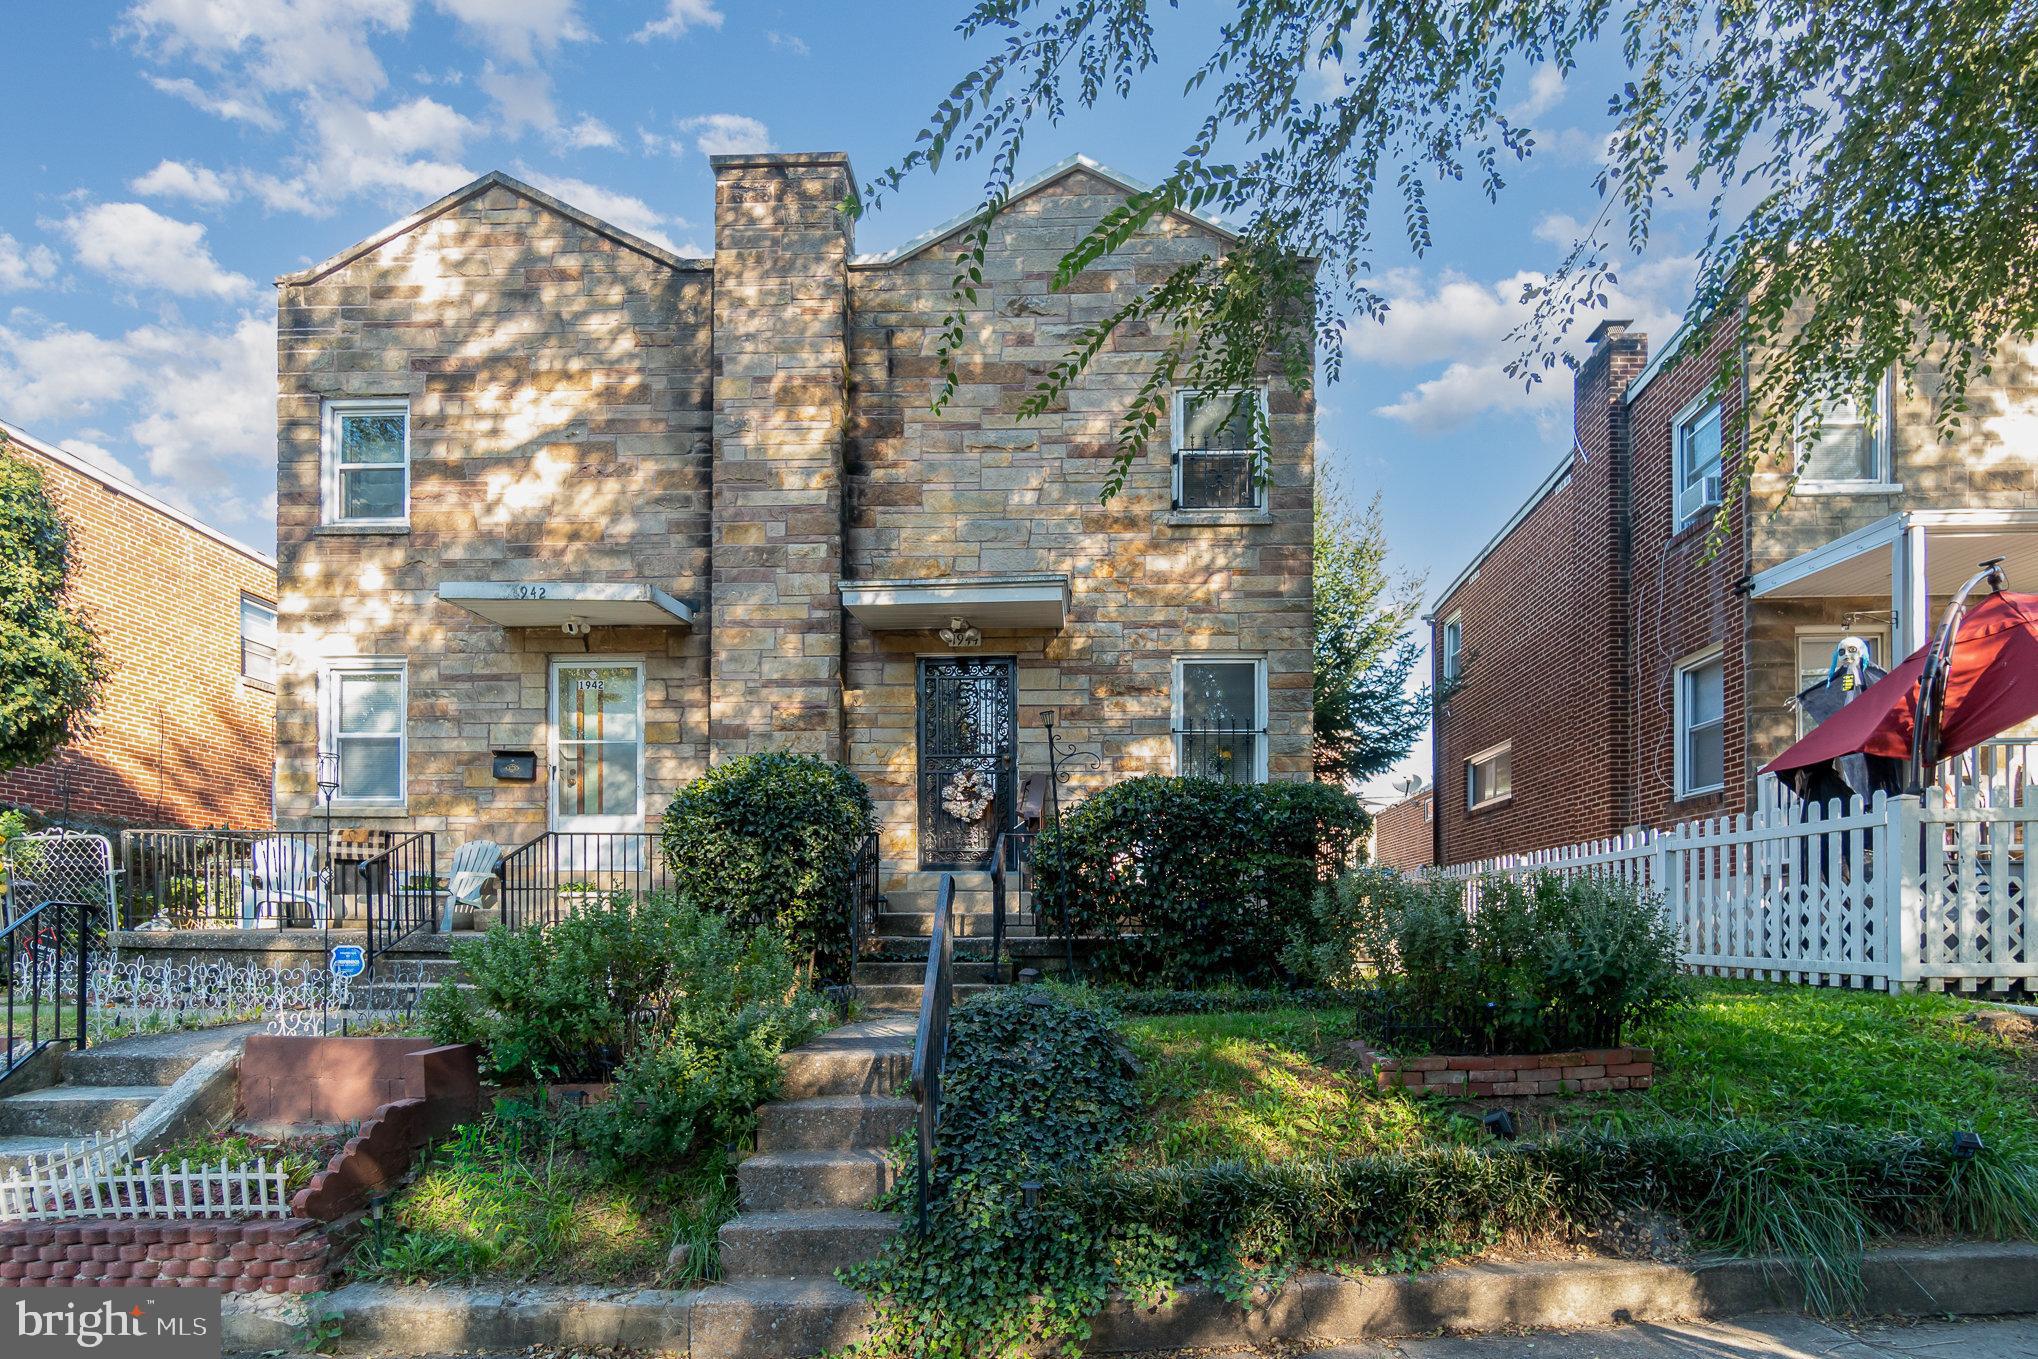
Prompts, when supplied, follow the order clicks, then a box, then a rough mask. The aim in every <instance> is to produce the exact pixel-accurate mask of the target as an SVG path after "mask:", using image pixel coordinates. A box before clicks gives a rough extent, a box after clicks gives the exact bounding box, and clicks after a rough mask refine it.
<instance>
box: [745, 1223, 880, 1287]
mask: <svg viewBox="0 0 2038 1359" xmlns="http://www.w3.org/2000/svg"><path fill="white" fill-rule="evenodd" d="M898 1226H899V1223H898V1219H897V1218H895V1217H893V1216H892V1215H891V1214H890V1213H873V1212H870V1211H869V1210H867V1209H862V1208H799V1209H788V1210H785V1211H780V1212H760V1213H743V1214H740V1215H739V1216H737V1217H735V1218H732V1219H730V1220H729V1221H727V1222H725V1223H723V1224H722V1230H721V1233H720V1237H721V1243H722V1277H723V1278H724V1279H728V1280H732V1281H733V1280H738V1279H827V1278H831V1277H833V1275H834V1273H835V1271H836V1270H837V1269H839V1268H841V1267H842V1266H843V1265H853V1264H857V1263H859V1262H860V1261H864V1260H868V1259H870V1258H871V1257H872V1256H874V1255H876V1254H877V1253H878V1252H879V1251H880V1250H882V1249H884V1244H885V1242H886V1241H889V1240H890V1239H891V1237H892V1233H894V1232H895V1231H897V1230H898Z"/></svg>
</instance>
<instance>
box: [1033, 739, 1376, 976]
mask: <svg viewBox="0 0 2038 1359" xmlns="http://www.w3.org/2000/svg"><path fill="white" fill-rule="evenodd" d="M1367 824H1368V819H1367V816H1366V813H1365V810H1364V809H1363V808H1362V807H1361V806H1360V805H1359V804H1358V802H1357V801H1356V800H1355V799H1353V798H1351V797H1349V796H1348V795H1346V794H1344V793H1342V792H1339V791H1338V790H1337V789H1335V788H1330V787H1327V786H1325V785H1323V784H1311V783H1295V784H1259V785H1239V784H1230V783H1220V782H1217V781H1215V780H1212V779H1191V778H1157V777H1156V778H1138V779H1128V780H1126V781H1125V782H1123V783H1118V784H1114V785H1112V786H1111V787H1109V788H1106V789H1104V790H1103V791H1102V792H1099V793H1097V794H1095V795H1094V796H1092V797H1089V798H1086V799H1085V800H1084V801H1083V802H1082V803H1081V804H1080V805H1078V806H1076V807H1075V808H1073V809H1071V810H1070V811H1069V812H1068V813H1067V814H1065V815H1064V816H1063V817H1062V819H1061V824H1060V825H1059V826H1057V827H1051V828H1050V829H1048V830H1047V831H1045V832H1043V833H1042V834H1041V836H1040V839H1039V840H1038V841H1037V842H1036V844H1035V846H1034V857H1033V863H1034V869H1035V882H1036V898H1037V901H1038V903H1039V909H1040V911H1041V913H1042V915H1043V918H1045V919H1046V920H1049V921H1057V922H1058V921H1059V920H1060V919H1061V918H1062V915H1063V913H1064V912H1066V915H1067V920H1068V923H1069V925H1070V927H1071V928H1073V929H1075V930H1077V931H1078V932H1080V933H1084V934H1101V935H1104V936H1106V937H1107V938H1111V939H1113V940H1115V941H1116V942H1114V943H1112V944H1110V945H1107V946H1106V948H1105V949H1104V951H1103V952H1102V953H1101V954H1100V955H1099V959H1098V961H1099V966H1100V967H1101V968H1102V969H1103V970H1104V971H1105V972H1106V973H1108V974H1112V975H1116V976H1118V977H1121V978H1124V979H1126V980H1130V981H1135V982H1140V983H1150V982H1157V983H1161V984H1165V985H1170V986H1201V985H1208V984H1212V983H1217V982H1227V981H1229V982H1242V983H1246V984H1263V983H1266V982H1270V981H1276V980H1283V979H1284V968H1283V963H1282V953H1283V950H1284V949H1285V948H1286V947H1287V946H1288V945H1289V943H1290V941H1291V938H1292V937H1293V936H1294V935H1295V933H1296V932H1297V931H1298V930H1306V929H1307V928H1308V925H1309V921H1310V918H1311V917H1310V902H1311V899H1312V897H1313V895H1314V893H1315V891H1316V887H1317V883H1318V881H1319V879H1320V878H1322V877H1325V876H1327V875H1328V874H1330V873H1331V872H1334V871H1335V870H1336V869H1337V868H1341V867H1342V866H1343V865H1344V864H1346V863H1347V862H1349V859H1350V855H1351V853H1352V849H1353V846H1354V845H1355V844H1356V842H1357V841H1358V838H1359V836H1360V835H1361V834H1363V833H1364V831H1365V829H1366V826H1367Z"/></svg>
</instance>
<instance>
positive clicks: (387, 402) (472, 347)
mask: <svg viewBox="0 0 2038 1359" xmlns="http://www.w3.org/2000/svg"><path fill="white" fill-rule="evenodd" d="M714 174H715V182H716V190H715V237H714V239H715V253H714V255H713V257H712V258H706V259H688V258H682V257H679V256H676V255H674V254H672V253H671V252H670V251H668V250H665V249H663V248H661V247H659V246H658V245H655V244H653V243H651V242H648V241H645V240H642V239H639V238H637V237H635V236H632V235H631V234H629V233H628V232H625V231H622V230H620V229H618V228H617V227H615V226H613V225H611V224H609V223H606V222H603V221H601V220H599V219H597V218H595V217H593V216H590V215H589V214H587V213H585V212H582V211H579V210H578V209H576V208H573V207H571V206H569V205H567V204H565V203H562V202H560V201H558V200H557V199H555V198H552V197H550V196H548V195H546V194H544V193H541V192H539V191H538V190H536V189H533V188H531V187H529V186H528V185H525V184H521V183H518V182H517V181H515V180H513V179H510V178H508V177H507V176H504V175H500V174H492V175H489V176H486V177H485V178H482V179H480V180H477V181H475V182H474V183H473V184H470V185H468V186H467V187H466V188H463V189H461V190H459V191H457V192H455V193H452V194H450V195H448V196H447V197H445V198H443V199H441V200H440V201H438V202H436V203H434V204H432V205H431V206H429V207H427V208H425V209H424V210H423V211H421V212H419V213H417V214H415V215H414V216H411V217H409V218H406V219H405V220H403V221H401V222H398V223H396V224H395V225H393V226H391V227H390V228H388V229H387V230H385V231H382V232H380V233H378V234H376V235H375V236H373V237H371V238H369V239H368V240H365V241H362V242H361V243H359V244H357V245H354V246H351V247H349V248H348V249H346V250H343V251H341V252H340V253H339V254H337V255H334V256H333V257H331V258H330V259H328V260H326V261H324V262H323V263H320V264H317V265H314V266H313V267H311V268H309V269H305V270H303V271H301V272H298V273H295V274H291V275H289V276H287V277H285V278H283V279H281V280H279V283H278V288H279V302H278V307H279V338H278V351H279V352H278V373H279V383H280V394H279V409H278V417H279V431H280V432H279V453H278V464H277V474H278V509H277V537H278V556H279V560H280V562H281V585H280V591H281V596H280V613H281V622H280V639H279V648H280V679H279V691H278V700H279V715H278V757H279V776H278V795H279V813H280V816H281V819H282V820H283V821H284V822H285V824H306V823H307V822H308V821H309V820H310V818H312V817H313V816H314V814H315V813H317V812H318V811H319V810H320V804H319V801H318V790H317V784H318V781H319V774H320V766H321V762H322V761H321V757H322V756H323V757H324V760H323V763H324V765H325V767H326V769H327V776H328V781H329V782H330V783H334V784H336V785H337V786H336V788H335V789H334V797H333V807H334V811H335V814H336V815H338V816H343V817H345V818H346V819H347V820H348V821H349V822H350V823H353V824H370V825H372V824H378V823H380V824H386V825H389V826H392V827H393V826H412V827H417V828H421V829H431V830H435V831H438V832H440V833H441V834H442V835H446V836H448V837H450V838H452V839H460V838H465V837H469V836H484V837H488V838H492V839H495V840H498V841H500V842H502V843H505V844H509V845H514V844H517V843H519V842H523V841H527V840H529V839H530V838H532V837H534V836H537V835H539V834H541V833H543V832H545V831H547V830H561V831H642V830H647V829H655V828H656V825H657V822H658V818H659V816H660V814H661V813H662V812H663V810H664V808H665V804H666V802H667V801H668V800H669V798H670V796H671V794H672V793H673V791H674V790H676V789H677V788H679V787H680V786H681V785H683V784H684V783H685V782H687V781H688V780H690V779H692V778H694V777H696V776H697V775H699V774H700V773H701V772H702V771H703V770H704V769H705V768H707V766H708V765H709V764H710V763H711V762H713V761H717V760H719V759H722V758H724V757H728V756H733V755H737V754H741V753H744V752H747V751H755V750H763V749H780V748H790V749H795V750H802V751H809V752H813V753H817V754H820V755H825V756H829V757H832V758H837V759H841V760H844V761H846V762H847V763H848V764H849V765H850V766H851V767H852V768H854V769H855V771H856V772H857V773H858V774H859V775H861V776H862V777H863V778H864V780H865V781H866V782H867V783H868V784H869V785H870V787H871V789H872V791H873V794H874V796H875V797H876V799H877V802H878V806H879V809H880V812H881V815H882V818H883V842H884V856H885V859H886V862H887V864H888V865H890V866H893V867H897V868H913V867H922V868H934V867H950V866H961V867H974V866H980V865H982V864H983V863H984V862H985V859H986V856H987V854H988V851H989V849H990V847H991V837H992V836H993V834H994V833H995V831H996V830H997V829H998V828H1000V827H1001V826H1003V825H1006V824H1009V822H1010V818H1011V816H1012V813H1013V799H1014V790H1015V787H1016V786H1017V782H1018V780H1019V779H1020V777H1021V776H1022V775H1023V774H1026V773H1033V772H1039V771H1044V770H1045V769H1046V768H1047V751H1046V745H1045V739H1044V732H1043V725H1042V720H1041V714H1042V713H1043V711H1046V710H1051V711H1052V714H1053V717H1054V720H1055V722H1056V727H1055V730H1056V732H1057V734H1058V735H1059V737H1061V738H1062V739H1064V740H1066V741H1068V742H1069V743H1071V745H1072V746H1073V747H1074V748H1076V749H1078V750H1081V751H1086V752H1088V753H1089V756H1090V759H1089V760H1088V761H1079V762H1078V763H1079V765H1080V767H1079V768H1078V770H1077V777H1078V779H1080V780H1085V781H1088V782H1090V783H1092V784H1094V783H1097V782H1104V781H1111V780H1115V779H1118V778H1123V777H1128V776H1131V775H1134V774H1140V773H1153V772H1163V773H1165V772H1173V771H1182V772H1195V773H1212V774H1218V775H1220V776H1223V777H1230V778H1236V779H1303V778H1307V777H1308V776H1309V772H1310V665H1311V662H1310V524H1311V515H1312V508H1313V496H1314V472H1313V468H1312V464H1311V450H1312V443H1313V435H1314V414H1313V407H1312V404H1311V399H1310V396H1309V394H1308V393H1306V392H1295V391H1291V390H1289V389H1288V388H1287V387H1286V386H1285V385H1284V384H1283V383H1282V382H1281V380H1280V379H1279V378H1278V377H1277V376H1274V374H1273V369H1272V367H1271V365H1270V367H1269V370H1268V374H1269V375H1268V377H1267V379H1266V381H1265V382H1264V383H1263V384H1261V386H1260V387H1259V389H1258V390H1257V391H1255V392H1253V393H1250V394H1249V396H1248V399H1249V400H1252V401H1257V402H1262V403H1264V404H1265V409H1266V411H1267V414H1268V417H1269V420H1268V424H1269V426H1270V428H1271V431H1272V446H1271V448H1269V449H1267V450H1264V454H1265V456H1264V464H1265V467H1266V469H1267V475H1266V476H1265V477H1264V479H1262V478H1257V477H1255V476H1254V475H1252V473H1251V469H1252V467H1253V466H1254V463H1255V458H1256V455H1257V454H1258V453H1259V452H1260V451H1259V450H1255V449H1253V448H1252V447H1250V440H1249V438H1248V437H1247V436H1246V435H1245V434H1242V433H1241V432H1240V431H1241V430H1242V429H1244V428H1245V427H1246V426H1247V425H1248V424H1250V423H1251V422H1249V421H1247V420H1244V419H1239V418H1233V417H1236V416H1238V415H1240V414H1241V413H1242V412H1243V406H1242V404H1241V403H1240V402H1239V401H1238V400H1236V399H1235V396H1234V394H1232V393H1218V392H1195V391H1182V392H1177V393H1176V394H1175V397H1174V402H1173V415H1174V419H1173V420H1172V422H1171V424H1170V427H1169V428H1167V429H1165V430H1163V431H1162V434H1161V438H1162V439H1163V440H1165V441H1166V446H1163V447H1161V448H1159V449H1157V450H1154V451H1153V452H1152V454H1151V456H1148V457H1145V458H1143V459H1142V460H1141V461H1140V462H1139V463H1138V464H1137V465H1136V466H1135V467H1134V468H1133V471H1132V475H1131V477H1130V478H1129V480H1128V481H1127V482H1126V485H1125V488H1124V490H1123V491H1122V492H1121V493H1119V494H1118V495H1117V496H1115V497H1114V498H1112V499H1110V500H1109V501H1102V500H1101V499H1100V492H1101V488H1102V486H1103V482H1104V475H1105V472H1106V470H1107V469H1108V468H1109V466H1110V459H1111V457H1112V454H1113V452H1114V432H1115V429H1116V422H1117V420H1118V418H1119V416H1120V414H1121V412H1122V411H1123V410H1124V409H1125V407H1126V405H1127V404H1128V402H1129V400H1130V398H1131V396H1132V394H1133V392H1134V391H1135V390H1136V389H1137V387H1138V385H1139V383H1140V381H1141V379H1142V377H1143V375H1144V373H1145V372H1146V368H1147V364H1148V362H1149V359H1150V356H1151V354H1152V353H1153V352H1154V351H1156V350H1157V349H1158V347H1159V346H1160V345H1161V344H1162V343H1163V342H1164V339H1165V337H1163V336H1160V335H1155V334H1152V333H1150V332H1148V331H1147V330H1145V329H1144V328H1142V327H1138V326H1132V327H1127V328H1125V329H1124V330H1123V331H1122V332H1121V333H1120V334H1119V336H1118V337H1117V338H1116V339H1114V341H1113V342H1112V343H1111V345H1110V346H1109V347H1108V348H1107V350H1106V352H1105V353H1104V354H1103V355H1102V356H1101V358H1100V359H1099V360H1098V362H1097V363H1096V364H1095V365H1094V367H1093V368H1092V370H1091V372H1090V373H1089V374H1088V375H1086V376H1085V377H1084V379H1083V380H1082V381H1080V382H1079V383H1077V384H1076V385H1075V386H1074V387H1073V388H1072V389H1071V390H1070V392H1069V393H1068V395H1067V397H1066V399H1065V400H1063V401H1062V402H1060V403H1059V404H1058V405H1057V407H1056V408H1055V409H1054V410H1053V411H1052V412H1051V413H1049V414H1047V415H1046V416H1044V417H1040V418H1022V417H1021V416H1020V414H1019V412H1020V407H1021V405H1022V403H1023V402H1024V401H1025V400H1026V399H1027V397H1028V396H1029V395H1030V393H1031V392H1032V390H1033V388H1034V386H1035V385H1036V384H1037V383H1038V382H1039V381H1040V380H1041V379H1042V377H1043V376H1044V375H1045V374H1046V372H1047V370H1048V368H1049V366H1050V365H1051V364H1053V363H1054V362H1055V361H1056V360H1057V359H1059V358H1060V357H1061V356H1062V355H1063V354H1064V353H1065V352H1066V350H1067V348H1068V346H1069V344H1070V342H1071V340H1072V339H1073V337H1075V336H1076V335H1077V334H1078V333H1079V332H1080V331H1081V329H1082V328H1083V327H1084V326H1086V325H1088V324H1089V323H1091V322H1093V321H1095V320H1097V319H1099V318H1100V317H1103V316H1105V315H1107V314H1108V313H1109V312H1111V311H1112V310H1114V309H1115V308H1117V307H1118V306H1119V305H1120V304H1121V303H1123V301H1124V300H1125V299H1126V297H1127V296H1128V295H1130V294H1132V293H1133V292H1135V291H1136V290H1138V289H1142V288H1145V287H1148V286H1150V285H1151V284H1152V283H1154V282H1155V281H1156V280H1158V279H1159V278H1161V277H1163V276H1165V275H1166V274H1167V273H1168V272H1169V271H1170V270H1171V269H1173V268H1175V267H1176V266H1178V265H1179V264H1181V263H1182V262H1184V261H1187V260H1193V259H1196V258H1199V257H1202V256H1206V255H1211V254H1215V253H1219V252H1222V251H1223V250H1224V249H1225V248H1226V246H1227V245H1228V243H1229V242H1230V241H1231V240H1232V237H1231V236H1230V235H1229V233H1227V232H1226V231H1225V230H1224V228H1223V227H1222V226H1220V225H1218V224H1216V223H1214V222H1211V221H1207V220H1204V219H1201V218H1198V217H1194V216H1191V215H1188V214H1175V215H1173V216H1170V217H1167V218H1165V219H1164V220H1162V221H1160V222H1158V223H1157V224H1155V225H1154V226H1153V227H1152V228H1151V229H1150V230H1148V231H1146V232H1144V233H1142V234H1141V235H1140V236H1139V237H1137V238H1136V239H1134V240H1132V241H1130V242H1128V243H1127V244H1126V246H1125V247H1123V248H1122V249H1121V250H1119V251H1118V252H1116V253H1115V254H1113V255H1112V256H1110V257H1109V258H1107V259H1105V260H1104V261H1102V262H1100V263H1099V264H1098V265H1097V266H1096V267H1094V268H1092V269H1090V270H1089V271H1087V272H1086V273H1085V274H1084V275H1083V276H1081V277H1080V278H1078V279H1077V280H1076V281H1075V282H1074V283H1073V284H1072V285H1071V286H1068V287H1066V288H1062V289H1059V290H1057V289H1055V288H1054V287H1052V286H1051V283H1052V279H1053V276H1054V271H1055V264H1056V262H1057V260H1058V259H1059V258H1060V256H1061V255H1062V253H1063V252H1064V251H1065V250H1066V249H1068V248H1069V247H1070V246H1071V245H1073V244H1074V243H1075V241H1076V240H1077V239H1078V238H1079V237H1080V236H1081V234H1082V233H1083V232H1084V231H1085V230H1086V229H1087V228H1088V227H1090V226H1091V225H1092V224H1094V223H1095V222H1096V221H1097V220H1098V219H1099V218H1100V217H1102V216H1103V214H1105V213H1106V212H1108V211H1109V210H1111V209H1112V208H1114V207H1116V206H1117V205H1119V204H1120V203H1122V202H1123V201H1124V199H1125V197H1126V195H1127V193H1128V191H1130V190H1131V189H1132V188H1134V187H1135V186H1133V185H1131V184H1130V183H1129V182H1128V181H1127V180H1125V179H1124V178H1122V177H1120V176H1118V175H1116V174H1114V173H1112V172H1111V171H1108V170H1106V169H1104V168H1103V167H1100V166H1098V165H1095V164H1094V163H1092V162H1089V161H1087V160H1082V159H1075V160H1070V161H1067V162H1064V163H1063V164H1061V165H1058V166H1056V167H1054V168H1053V169H1052V170H1050V171H1048V172H1046V173H1044V174H1042V175H1040V176H1038V177H1037V178H1035V179H1033V180H1031V181H1030V182H1028V183H1027V184H1025V185H1024V186H1023V188H1022V190H1021V191H1020V192H1017V193H1015V194H1014V195H1013V200H1012V203H1011V205H1010V207H1009V209H1008V211H1007V212H1006V213H1005V215H1004V216H1003V217H1002V218H1001V219H1000V220H999V221H998V223H997V226H996V229H995V230H994V232H993V234H992V238H991V241H990V245H989V250H988V252H987V255H986V258H985V261H984V264H983V276H984V281H983V285H982V286H981V288H980V289H979V291H978V294H977V300H976V303H975V304H974V306H973V307H972V308H971V309H970V311H969V313H968V317H967V321H968V325H967V332H968V343H967V346H966V348H965V350H964V352H963V353H962V354H961V355H960V356H959V359H958V367H959V372H958V377H959V384H958V386H957V387H956V390H955V393H954V396H953V398H952V399H951V400H949V401H948V402H947V403H946V404H945V405H944V406H942V408H941V409H939V410H938V411H937V410H935V409H933V402H934V397H935V395H936V394H937V392H938V391H939V389H940V387H941V384H942V372H941V362H940V359H939V357H938V353H937V351H938V346H939V344H940V342H941V335H942V328H943V315H944V312H945V310H946V308H947V307H948V305H949V288H950V282H951V278H952V276H953V274H954V272H955V255H956V252H957V249H958V248H959V247H958V241H959V240H960V239H961V238H962V234H963V232H964V230H965V229H966V228H967V226H968V222H967V221H966V220H962V221H957V222H952V223H949V224H946V225H943V226H940V227H937V228H935V229H934V230H932V231H930V232H927V233H926V234H925V235H923V236H920V237H918V238H917V239H915V240H914V241H912V242H911V243H909V244H907V245H905V246H903V247H901V248H899V249H896V250H893V251H890V252H888V253H885V254H881V255H865V254H859V253H858V252H857V250H856V246H855V238H854V231H855V223H854V221H853V220H852V218H851V217H850V216H849V215H848V214H846V213H845V212H844V209H843V205H844V203H845V201H846V200H847V199H848V198H849V195H850V189H851V186H852V176H851V172H850V168H849V164H848V161H847V159H846V158H845V157H843V156H841V155H837V154H801V155H734V156H719V157H716V158H715V159H714ZM1080 786H1081V784H1080V783H1079V784H1078V785H1077V787H1078V790H1079V789H1080Z"/></svg>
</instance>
